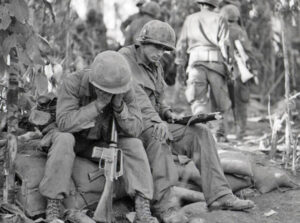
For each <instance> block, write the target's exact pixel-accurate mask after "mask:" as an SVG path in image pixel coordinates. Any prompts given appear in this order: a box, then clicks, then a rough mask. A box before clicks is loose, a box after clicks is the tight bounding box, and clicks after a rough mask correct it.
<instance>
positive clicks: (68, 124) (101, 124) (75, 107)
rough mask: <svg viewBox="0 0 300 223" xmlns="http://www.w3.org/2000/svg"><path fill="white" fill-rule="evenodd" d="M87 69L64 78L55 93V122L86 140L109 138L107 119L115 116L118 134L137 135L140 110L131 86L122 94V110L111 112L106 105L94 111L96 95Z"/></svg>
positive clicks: (140, 120)
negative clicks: (100, 110) (56, 98)
mask: <svg viewBox="0 0 300 223" xmlns="http://www.w3.org/2000/svg"><path fill="white" fill-rule="evenodd" d="M90 71H91V70H90V69H85V70H82V71H80V72H77V73H74V74H71V75H69V76H67V77H66V79H64V81H63V83H62V85H61V86H60V89H59V93H58V101H57V108H56V122H57V125H58V127H59V129H60V131H63V132H70V133H80V134H81V135H83V136H86V137H87V138H88V139H103V140H109V135H110V132H109V129H110V120H111V117H112V115H114V116H115V118H116V122H117V128H118V130H119V133H120V134H121V135H125V136H132V137H138V136H139V135H140V133H141V131H142V128H143V125H142V116H141V111H140V109H139V107H138V105H137V103H136V100H135V97H134V90H133V89H131V90H130V91H129V92H127V93H125V95H124V98H123V100H124V107H123V110H122V111H121V112H120V113H118V112H115V111H113V108H112V106H111V104H108V105H107V106H106V107H105V108H104V109H103V110H102V112H101V113H99V112H98V110H97V108H96V105H95V100H96V98H97V97H96V94H95V91H94V90H93V89H94V88H93V87H91V85H90V83H89V78H88V76H89V75H88V72H90Z"/></svg>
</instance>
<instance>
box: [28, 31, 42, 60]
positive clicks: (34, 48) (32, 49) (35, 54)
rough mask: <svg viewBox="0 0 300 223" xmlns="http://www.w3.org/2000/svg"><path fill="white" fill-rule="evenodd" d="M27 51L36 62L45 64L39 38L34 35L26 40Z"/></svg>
mask: <svg viewBox="0 0 300 223" xmlns="http://www.w3.org/2000/svg"><path fill="white" fill-rule="evenodd" d="M26 52H27V54H28V56H29V58H30V59H31V60H32V61H33V63H34V64H39V65H44V61H43V58H42V56H41V53H40V49H39V46H38V40H37V38H36V37H35V36H34V35H32V36H31V37H30V38H29V39H28V40H27V42H26Z"/></svg>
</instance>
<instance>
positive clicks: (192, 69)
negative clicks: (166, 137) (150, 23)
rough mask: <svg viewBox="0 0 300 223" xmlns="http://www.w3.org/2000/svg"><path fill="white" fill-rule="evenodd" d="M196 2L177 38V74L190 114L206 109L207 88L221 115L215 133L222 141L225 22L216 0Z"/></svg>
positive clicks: (225, 92) (225, 94) (225, 113)
mask: <svg viewBox="0 0 300 223" xmlns="http://www.w3.org/2000/svg"><path fill="white" fill-rule="evenodd" d="M196 2H197V3H198V5H199V6H200V10H201V11H200V12H196V13H194V14H192V15H189V16H188V17H187V18H186V20H185V22H184V24H183V27H182V30H181V35H180V37H179V39H178V42H177V49H176V51H177V52H176V61H175V62H176V64H177V65H178V66H177V75H178V78H179V80H181V81H182V82H183V81H185V80H186V79H187V82H186V84H187V89H186V92H185V93H186V97H187V101H188V102H189V103H190V105H191V110H192V113H193V114H196V113H199V112H207V107H208V96H207V93H208V90H209V88H210V93H211V94H210V97H211V102H212V105H213V107H215V110H216V111H220V112H222V113H223V116H224V119H223V121H222V122H221V123H220V126H219V129H218V131H217V134H216V136H217V139H218V140H219V141H225V140H227V138H226V133H227V128H228V127H227V122H228V121H227V119H228V113H229V112H230V108H231V101H230V98H229V93H228V87H227V81H226V79H227V75H228V74H227V72H226V66H225V62H227V61H229V51H230V50H229V45H230V42H229V30H228V25H227V22H226V21H225V19H224V18H223V17H222V16H221V15H219V14H218V13H216V12H214V9H215V8H216V7H217V6H218V2H219V1H218V0H196ZM188 58H189V60H188ZM187 63H188V68H187V75H188V76H187V77H186V72H185V66H186V64H187Z"/></svg>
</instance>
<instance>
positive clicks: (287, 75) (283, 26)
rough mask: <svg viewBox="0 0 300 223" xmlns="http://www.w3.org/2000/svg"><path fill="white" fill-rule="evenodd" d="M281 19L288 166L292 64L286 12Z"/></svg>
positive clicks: (286, 159) (286, 161) (286, 162)
mask: <svg viewBox="0 0 300 223" xmlns="http://www.w3.org/2000/svg"><path fill="white" fill-rule="evenodd" d="M280 21H281V29H282V31H281V37H282V51H283V61H284V70H285V71H284V72H285V104H286V110H285V112H286V114H287V117H286V128H285V145H286V154H285V158H284V161H285V167H286V168H287V166H288V162H289V158H290V157H289V156H290V151H291V139H290V136H291V123H290V105H289V104H290V103H289V95H290V65H289V58H288V48H287V35H286V31H287V30H286V24H285V20H284V14H282V15H281V16H280Z"/></svg>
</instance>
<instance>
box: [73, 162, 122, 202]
mask: <svg viewBox="0 0 300 223" xmlns="http://www.w3.org/2000/svg"><path fill="white" fill-rule="evenodd" d="M98 169H99V168H98V164H97V163H94V162H92V161H90V160H88V159H84V158H81V157H76V158H75V161H74V166H73V172H72V179H73V180H74V183H75V187H76V189H77V190H78V191H79V193H82V194H84V193H102V191H103V189H104V185H105V177H104V175H102V176H100V177H99V178H97V179H95V180H94V181H90V179H89V173H93V172H95V171H97V170H98ZM125 196H127V193H126V191H125V185H124V180H123V178H122V177H120V178H119V179H118V180H115V181H114V198H117V199H119V198H122V197H125Z"/></svg>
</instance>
